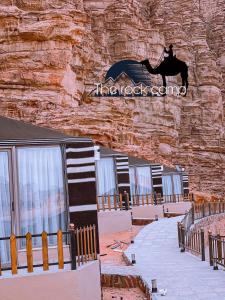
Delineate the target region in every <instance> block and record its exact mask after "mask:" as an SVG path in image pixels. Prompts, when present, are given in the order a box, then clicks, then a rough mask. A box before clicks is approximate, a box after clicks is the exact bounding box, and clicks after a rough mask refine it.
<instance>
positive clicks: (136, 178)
mask: <svg viewBox="0 0 225 300" xmlns="http://www.w3.org/2000/svg"><path fill="white" fill-rule="evenodd" d="M142 167H148V168H149V170H150V178H151V191H152V192H153V190H154V188H153V178H152V168H151V165H149V164H143V165H139V164H138V165H129V168H134V178H135V196H138V194H137V190H138V184H139V183H138V176H137V168H142ZM129 180H130V177H129Z"/></svg>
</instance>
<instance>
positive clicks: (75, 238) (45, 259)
mask: <svg viewBox="0 0 225 300" xmlns="http://www.w3.org/2000/svg"><path fill="white" fill-rule="evenodd" d="M50 237H55V238H56V240H57V243H56V244H57V245H56V246H55V247H52V246H49V238H50ZM34 238H36V239H37V238H40V239H41V247H40V249H38V250H39V252H40V253H41V262H40V261H39V262H38V263H34V249H33V242H32V240H33V239H34ZM21 239H25V241H26V248H25V249H24V251H25V252H26V263H25V264H22V265H20V264H19V260H18V256H19V254H20V253H19V251H18V247H17V245H18V244H19V243H18V242H19V241H20V240H21ZM1 241H3V242H9V244H10V247H9V248H10V262H9V263H7V264H2V263H1V260H0V276H1V275H2V273H3V271H11V273H12V274H13V275H15V274H18V270H19V269H26V270H27V272H28V273H32V272H34V269H35V268H40V267H41V268H42V269H43V271H48V270H49V267H50V266H58V269H64V266H65V265H66V264H70V265H71V269H76V266H77V265H78V266H80V265H81V264H84V263H87V262H88V261H90V260H96V259H97V240H96V227H95V225H93V226H85V227H82V228H76V229H74V228H72V229H71V230H70V231H68V232H62V231H61V230H59V231H58V232H57V233H49V234H48V233H47V232H45V231H44V232H42V233H41V234H34V235H31V233H29V232H28V233H27V234H26V235H25V236H16V235H15V234H11V236H9V237H4V238H0V242H1ZM67 245H68V246H69V250H70V251H69V252H70V254H69V260H66V259H65V255H64V250H65V248H66V246H67ZM53 248H56V249H57V260H56V261H54V262H50V261H49V253H50V251H52V249H53ZM35 251H37V249H35ZM0 257H1V253H0Z"/></svg>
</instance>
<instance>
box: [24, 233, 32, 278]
mask: <svg viewBox="0 0 225 300" xmlns="http://www.w3.org/2000/svg"><path fill="white" fill-rule="evenodd" d="M26 249H27V272H28V273H32V272H33V249H32V235H31V233H30V232H28V233H27V234H26Z"/></svg>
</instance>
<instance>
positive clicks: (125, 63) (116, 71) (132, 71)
mask: <svg viewBox="0 0 225 300" xmlns="http://www.w3.org/2000/svg"><path fill="white" fill-rule="evenodd" d="M124 73H125V74H126V75H127V76H128V77H129V78H130V79H131V80H132V82H133V83H134V84H135V85H137V84H140V83H142V84H143V85H145V86H151V78H150V74H149V72H148V71H147V69H146V67H145V66H142V65H141V64H140V63H139V62H138V61H136V60H121V61H119V62H117V63H115V64H114V65H113V66H112V67H111V68H110V69H109V71H108V72H107V74H106V77H105V81H107V80H108V79H110V78H111V79H112V80H114V81H116V80H117V79H118V78H119V77H120V76H121V75H122V74H124Z"/></svg>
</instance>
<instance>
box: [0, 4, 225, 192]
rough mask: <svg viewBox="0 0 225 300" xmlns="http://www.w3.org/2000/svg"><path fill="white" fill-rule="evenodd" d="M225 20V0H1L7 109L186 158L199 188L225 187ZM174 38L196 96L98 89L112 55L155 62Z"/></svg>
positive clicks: (159, 157)
mask: <svg viewBox="0 0 225 300" xmlns="http://www.w3.org/2000/svg"><path fill="white" fill-rule="evenodd" d="M224 24H225V2H224V1H223V0H198V1H197V0H184V1H181V0H172V1H166V0H140V1H136V0H126V1H125V0H120V1H119V0H104V1H97V0H96V1H92V0H79V1H76V0H31V1H30V0H2V1H1V3H0V110H1V115H5V116H9V117H14V118H18V119H23V120H25V121H29V122H32V123H34V124H38V125H45V126H46V125H47V126H51V127H53V128H56V129H60V130H63V131H64V132H67V133H68V134H74V135H88V136H91V137H92V138H93V139H94V140H95V141H96V142H98V143H101V144H103V145H105V146H109V147H113V148H114V149H117V150H122V151H124V152H128V153H130V154H133V155H138V156H142V157H145V158H146V159H149V160H152V161H157V162H162V163H166V164H168V165H175V164H181V165H183V166H185V167H186V169H187V171H188V173H189V175H190V183H191V189H192V190H200V191H203V192H208V193H217V194H221V195H222V194H224V192H225V186H224V184H222V183H223V182H224V181H225V136H224V130H225V120H224V109H225V50H224V48H225V25H224ZM170 43H173V44H174V48H175V50H176V55H177V57H179V58H180V59H181V60H184V61H185V62H186V63H187V64H188V66H189V83H190V88H189V92H188V95H187V97H185V98H184V97H177V96H172V95H170V96H167V97H157V98H156V97H152V98H141V97H136V98H129V97H126V98H122V97H121V98H107V97H103V98H96V97H92V96H90V94H89V93H90V91H91V90H92V89H93V88H94V87H95V84H96V83H99V82H102V81H103V79H104V76H105V73H106V72H107V70H108V69H109V67H110V66H111V65H112V64H113V63H115V62H117V61H118V60H122V59H135V60H142V59H145V58H149V60H150V61H151V63H152V65H153V66H155V65H156V64H157V62H158V60H159V58H160V56H161V54H162V51H163V47H164V46H165V45H169V44H170ZM152 78H153V81H161V77H158V76H152ZM168 81H169V82H170V83H179V82H180V78H179V77H171V78H168Z"/></svg>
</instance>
